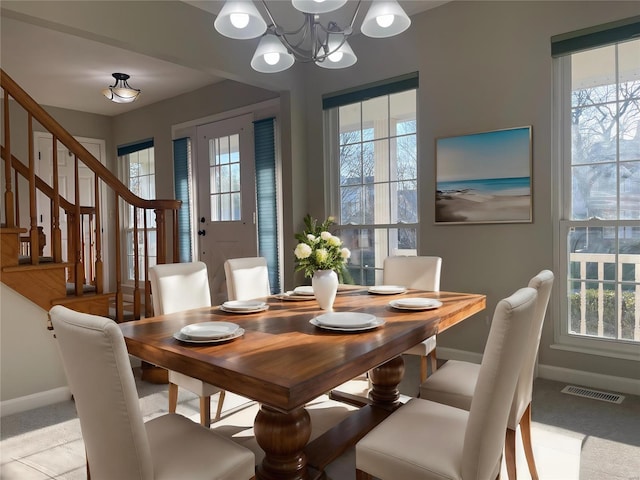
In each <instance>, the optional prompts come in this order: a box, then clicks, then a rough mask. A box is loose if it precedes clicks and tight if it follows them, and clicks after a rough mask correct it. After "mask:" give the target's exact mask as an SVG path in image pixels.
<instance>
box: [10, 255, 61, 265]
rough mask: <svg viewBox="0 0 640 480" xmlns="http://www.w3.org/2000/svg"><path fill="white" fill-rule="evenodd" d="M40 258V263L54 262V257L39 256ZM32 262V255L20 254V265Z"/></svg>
mask: <svg viewBox="0 0 640 480" xmlns="http://www.w3.org/2000/svg"><path fill="white" fill-rule="evenodd" d="M39 258H40V264H42V263H53V257H39ZM30 264H31V257H28V256H26V255H20V256H19V257H18V265H30Z"/></svg>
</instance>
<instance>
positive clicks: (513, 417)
mask: <svg viewBox="0 0 640 480" xmlns="http://www.w3.org/2000/svg"><path fill="white" fill-rule="evenodd" d="M553 280H554V275H553V272H551V271H550V270H542V271H541V272H540V273H538V274H537V275H536V276H535V277H533V278H532V279H531V280H530V281H529V285H528V286H529V287H532V288H535V289H536V290H537V291H538V299H537V303H536V311H535V316H534V321H533V324H532V325H531V333H530V335H529V339H528V342H527V345H526V346H525V357H524V362H523V363H522V368H521V370H520V374H519V376H518V384H517V386H516V390H515V394H514V396H513V401H512V404H511V411H510V412H509V421H508V423H507V429H506V434H505V461H506V465H507V474H508V475H509V478H510V479H511V480H515V478H516V457H515V449H516V429H517V427H518V425H520V435H521V437H522V446H523V448H524V452H525V457H526V459H527V465H528V467H529V472H530V474H531V478H532V479H533V480H537V479H538V472H537V469H536V464H535V460H534V457H533V446H532V443H531V397H532V392H533V375H534V370H535V364H536V357H537V354H538V347H539V345H540V336H541V334H542V325H543V323H544V317H545V314H546V311H547V305H548V304H549V297H550V295H551V287H552V286H553ZM479 375H480V365H478V364H476V363H470V362H463V361H457V360H448V361H447V362H446V363H445V364H444V365H443V366H442V368H440V369H439V370H438V371H437V372H436V373H435V374H434V375H431V376H430V377H429V378H428V379H427V380H426V381H425V382H424V383H422V385H421V386H420V398H423V399H425V400H432V401H434V402H439V403H444V404H446V405H451V406H454V407H458V408H462V409H464V410H469V409H470V408H471V403H472V399H473V395H474V391H475V388H476V385H477V383H478V377H479Z"/></svg>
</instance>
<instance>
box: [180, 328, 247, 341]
mask: <svg viewBox="0 0 640 480" xmlns="http://www.w3.org/2000/svg"><path fill="white" fill-rule="evenodd" d="M242 335H244V328H238V329H236V331H235V332H233V333H232V334H231V335H227V336H226V337H222V338H209V339H206V340H201V339H193V338H190V337H187V336H185V335H183V334H182V333H181V332H180V331H178V332H176V333H174V334H173V338H175V339H176V340H180V341H181V342H186V343H220V342H228V341H229V340H233V339H234V338H238V337H241V336H242Z"/></svg>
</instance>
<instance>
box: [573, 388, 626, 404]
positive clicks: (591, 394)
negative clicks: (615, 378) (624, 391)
mask: <svg viewBox="0 0 640 480" xmlns="http://www.w3.org/2000/svg"><path fill="white" fill-rule="evenodd" d="M562 393H567V394H569V395H575V396H577V397H585V398H592V399H594V400H602V401H603V402H609V403H622V401H623V400H624V395H620V394H618V393H609V392H601V391H599V390H593V389H591V388H584V387H575V386H573V385H567V386H566V387H564V388H563V389H562Z"/></svg>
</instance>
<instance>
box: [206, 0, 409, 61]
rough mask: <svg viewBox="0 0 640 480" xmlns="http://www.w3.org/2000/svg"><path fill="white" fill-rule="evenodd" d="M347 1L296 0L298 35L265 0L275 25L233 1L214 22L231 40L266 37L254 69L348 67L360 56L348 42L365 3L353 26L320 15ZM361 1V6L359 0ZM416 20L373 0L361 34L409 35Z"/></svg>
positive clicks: (391, 3) (389, 2) (389, 1)
mask: <svg viewBox="0 0 640 480" xmlns="http://www.w3.org/2000/svg"><path fill="white" fill-rule="evenodd" d="M346 3H347V0H291V4H292V5H293V7H294V8H295V9H296V10H298V11H300V12H302V14H303V15H304V21H303V23H302V25H301V26H300V27H299V28H298V29H296V30H292V31H285V29H284V28H283V27H282V26H280V25H278V24H277V23H276V21H275V19H274V18H273V15H272V14H271V11H270V10H269V7H268V6H267V2H266V1H265V0H260V4H261V5H262V7H263V9H264V11H265V12H266V15H267V17H268V19H269V22H270V23H269V25H267V22H265V21H264V19H263V18H262V16H261V15H260V12H259V11H258V9H257V8H256V6H255V5H254V2H253V1H251V0H227V2H226V3H225V4H224V5H223V7H222V10H220V14H219V15H218V17H217V18H216V20H215V22H214V26H215V28H216V30H217V31H218V32H219V33H220V34H222V35H224V36H225V37H229V38H234V39H251V38H258V37H260V36H262V39H261V40H260V43H259V44H258V48H257V49H256V52H255V54H254V55H253V58H252V60H251V66H252V67H253V69H254V70H256V71H258V72H262V73H276V72H282V71H283V70H286V69H287V68H289V67H291V65H293V64H294V63H295V61H296V60H297V61H298V62H303V63H307V62H314V63H315V64H316V65H318V66H320V67H323V68H346V67H350V66H351V65H353V64H354V63H356V62H357V60H358V58H357V57H356V55H355V53H354V52H353V50H352V49H351V47H350V46H349V43H348V42H347V38H349V37H350V36H351V35H352V34H353V25H354V23H355V21H356V17H357V16H358V11H359V10H360V4H361V3H362V0H358V2H357V4H356V7H355V11H354V12H353V17H352V18H351V22H349V24H348V25H346V26H344V27H341V26H340V25H339V24H338V23H337V22H334V21H329V22H327V24H326V26H325V25H324V24H322V23H321V21H320V14H325V13H329V12H333V11H335V10H337V9H338V8H340V7H342V6H344V5H345V4H346ZM354 3H355V2H354ZM410 25H411V20H410V19H409V17H408V16H407V14H406V13H405V11H404V10H403V9H402V7H401V6H400V5H399V4H398V2H397V1H396V0H373V2H372V4H371V6H370V7H369V11H368V12H367V14H366V16H365V18H364V20H363V22H362V27H361V31H362V33H363V34H365V35H367V36H368V37H373V38H386V37H392V36H394V35H398V34H399V33H402V32H404V31H405V30H406V29H407V28H409V26H410Z"/></svg>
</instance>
